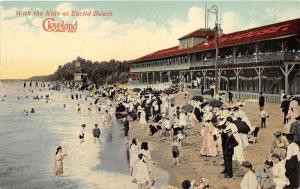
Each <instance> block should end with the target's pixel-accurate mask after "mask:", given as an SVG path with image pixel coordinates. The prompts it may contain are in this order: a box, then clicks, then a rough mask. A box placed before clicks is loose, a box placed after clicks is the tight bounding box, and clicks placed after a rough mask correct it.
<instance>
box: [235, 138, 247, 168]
mask: <svg viewBox="0 0 300 189" xmlns="http://www.w3.org/2000/svg"><path fill="white" fill-rule="evenodd" d="M233 136H234V138H235V140H236V141H237V142H238V143H239V145H237V146H236V147H234V154H233V160H236V161H238V162H239V163H242V162H243V161H244V160H245V158H244V153H243V143H242V140H241V137H240V135H239V134H238V133H235V134H233Z"/></svg>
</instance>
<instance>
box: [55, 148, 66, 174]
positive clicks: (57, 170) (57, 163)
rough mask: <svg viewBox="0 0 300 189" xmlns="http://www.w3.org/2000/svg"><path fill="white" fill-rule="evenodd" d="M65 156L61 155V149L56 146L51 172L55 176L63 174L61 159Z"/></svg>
mask: <svg viewBox="0 0 300 189" xmlns="http://www.w3.org/2000/svg"><path fill="white" fill-rule="evenodd" d="M65 156H67V154H65V153H63V151H62V147H61V146H58V147H57V149H56V153H55V157H54V166H53V171H54V174H55V175H56V176H60V175H62V174H63V173H64V166H63V159H64V157H65Z"/></svg>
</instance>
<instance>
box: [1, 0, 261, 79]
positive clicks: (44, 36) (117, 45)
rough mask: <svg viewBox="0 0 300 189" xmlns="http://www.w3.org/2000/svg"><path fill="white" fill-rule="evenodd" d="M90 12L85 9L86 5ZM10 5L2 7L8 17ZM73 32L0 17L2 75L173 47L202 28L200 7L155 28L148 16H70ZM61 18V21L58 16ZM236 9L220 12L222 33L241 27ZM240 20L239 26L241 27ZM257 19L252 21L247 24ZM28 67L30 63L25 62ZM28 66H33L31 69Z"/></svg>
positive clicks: (65, 5)
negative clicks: (128, 19)
mask: <svg viewBox="0 0 300 189" xmlns="http://www.w3.org/2000/svg"><path fill="white" fill-rule="evenodd" d="M74 8H75V7H74V6H73V5H72V4H71V3H61V4H59V5H58V6H57V7H56V9H57V10H59V11H66V10H69V11H71V10H73V9H74ZM89 10H91V9H89ZM13 11H14V9H11V10H6V11H4V15H5V16H6V15H9V14H11V13H12V12H13ZM73 19H75V20H77V21H78V31H77V32H76V33H49V32H45V31H44V30H43V29H42V27H41V22H42V20H43V18H38V17H34V18H33V19H32V20H31V22H32V24H33V25H34V26H36V27H32V26H30V25H25V24H23V23H24V22H25V21H26V18H25V17H19V18H16V19H13V20H11V19H10V20H8V19H3V18H2V20H1V22H2V23H1V24H2V26H3V27H1V28H0V30H1V39H2V40H1V49H2V56H1V62H2V65H1V67H2V70H5V71H2V77H3V78H9V77H12V76H17V77H19V78H26V77H30V76H32V75H43V74H49V73H53V72H54V71H55V70H56V69H57V66H58V65H60V64H64V63H66V62H68V61H71V60H73V59H74V58H76V57H77V56H81V57H83V58H86V59H90V60H92V61H101V60H109V59H112V58H114V59H118V60H131V59H135V58H138V57H140V56H143V55H145V54H147V53H151V52H154V51H157V50H159V49H162V48H169V47H171V46H174V45H177V44H178V42H177V40H176V39H177V38H179V37H181V36H183V35H185V34H187V33H189V32H192V31H194V30H196V29H198V28H201V27H202V28H203V27H204V9H202V8H201V7H195V6H193V7H191V8H190V9H189V10H188V11H187V14H186V20H181V19H178V18H176V17H175V16H173V17H171V18H170V19H169V20H167V24H166V25H164V26H161V25H159V24H157V23H156V22H154V21H152V20H145V19H141V18H136V19H135V20H133V21H131V22H126V23H118V22H116V21H115V20H114V19H113V17H111V18H110V17H106V18H102V17H75V18H73ZM64 20H65V19H64ZM210 20H212V21H213V22H214V17H212V16H211V18H210ZM242 21H243V20H242V19H241V18H240V15H239V14H238V13H237V12H233V11H231V12H226V13H225V14H224V15H223V20H222V23H223V24H222V27H223V29H224V30H225V32H226V33H228V32H231V31H236V30H239V29H240V28H243V27H247V26H244V25H245V24H244V23H243V22H242ZM243 24H244V25H243ZM257 24H259V23H257V22H255V21H253V22H250V23H248V27H251V26H255V25H257ZM28 65H30V66H28ZM33 68H34V69H33Z"/></svg>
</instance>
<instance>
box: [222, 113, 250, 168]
mask: <svg viewBox="0 0 300 189" xmlns="http://www.w3.org/2000/svg"><path fill="white" fill-rule="evenodd" d="M226 130H231V133H232V134H233V136H234V139H235V140H236V141H237V142H238V143H239V144H238V145H237V146H236V147H234V154H233V157H232V160H236V161H238V163H242V162H243V161H244V160H245V158H244V153H243V146H242V140H241V137H240V135H239V134H238V129H237V126H236V125H235V124H234V123H233V119H232V118H231V117H228V118H227V127H226Z"/></svg>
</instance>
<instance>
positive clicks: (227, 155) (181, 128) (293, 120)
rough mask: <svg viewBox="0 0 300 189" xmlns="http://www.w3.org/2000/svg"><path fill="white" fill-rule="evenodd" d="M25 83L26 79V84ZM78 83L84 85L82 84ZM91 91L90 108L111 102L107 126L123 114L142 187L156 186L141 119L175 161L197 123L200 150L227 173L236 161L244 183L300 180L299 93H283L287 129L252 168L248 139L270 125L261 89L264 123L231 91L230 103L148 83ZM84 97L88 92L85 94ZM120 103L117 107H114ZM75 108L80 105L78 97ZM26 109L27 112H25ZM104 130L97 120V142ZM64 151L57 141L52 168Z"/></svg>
mask: <svg viewBox="0 0 300 189" xmlns="http://www.w3.org/2000/svg"><path fill="white" fill-rule="evenodd" d="M24 87H26V85H25V84H24ZM79 88H80V86H79ZM89 94H90V97H92V98H94V99H95V102H94V104H92V103H90V106H89V111H92V107H93V106H95V107H96V108H95V109H96V110H97V111H101V104H102V103H103V101H102V102H101V103H100V100H99V99H100V98H103V99H104V103H105V104H106V105H107V106H108V107H110V108H109V110H106V111H104V113H103V115H104V119H102V123H100V124H101V125H103V126H104V128H108V127H109V126H110V124H111V120H112V116H114V115H115V116H116V118H117V119H120V120H122V122H123V126H124V128H123V129H124V144H125V145H128V149H129V157H130V158H129V167H130V175H131V176H132V182H134V183H137V185H138V188H139V189H147V188H151V187H153V186H154V183H155V181H156V180H157V178H155V174H154V172H155V171H154V165H155V163H154V162H153V160H152V158H151V153H150V150H149V142H148V141H141V142H140V141H138V139H137V138H130V133H129V131H130V128H131V122H138V123H139V125H140V127H141V128H143V129H144V130H146V131H147V134H148V136H151V137H161V138H165V139H167V140H168V141H169V143H170V152H171V153H172V157H173V159H172V162H173V163H172V165H173V166H177V165H180V164H182V163H184V161H181V159H180V156H181V154H182V148H184V146H183V145H182V144H183V142H184V140H186V139H187V137H189V133H190V132H189V131H190V130H191V129H192V128H195V127H196V128H199V130H200V136H199V137H201V143H200V144H199V149H200V154H199V155H200V156H204V157H208V158H213V157H216V156H219V157H222V158H223V164H222V165H223V166H224V170H223V171H222V174H224V178H232V177H233V176H234V174H233V173H234V170H233V162H235V163H236V165H237V166H238V167H239V168H240V169H241V170H242V171H243V172H244V173H245V174H244V177H243V179H242V181H241V183H240V188H242V189H258V188H260V189H270V188H276V189H283V188H284V189H292V188H297V187H298V186H299V162H298V161H299V160H298V156H299V155H300V152H299V145H300V115H299V101H298V100H297V97H293V96H291V97H289V98H287V95H283V96H282V104H281V109H282V112H283V115H284V116H283V123H284V124H286V128H287V132H280V131H278V132H276V133H274V141H273V143H272V146H271V147H270V149H271V150H270V155H269V156H268V158H266V160H265V161H264V164H263V166H262V167H259V168H257V169H256V170H254V166H253V165H252V164H251V162H249V161H247V158H246V157H245V156H244V150H245V149H246V148H247V146H249V145H250V144H253V145H255V143H256V142H257V136H258V132H259V131H260V129H264V128H267V127H268V124H267V119H268V118H269V117H270V115H269V113H268V112H266V110H265V99H264V96H263V94H262V93H261V94H260V97H259V102H258V105H259V112H260V114H259V116H260V118H261V125H260V126H254V125H252V124H251V122H250V119H249V118H248V116H247V114H246V113H245V112H244V111H243V110H242V107H243V106H246V104H245V103H244V102H241V103H240V102H237V103H236V104H234V103H233V100H232V97H233V95H232V94H231V95H229V103H224V99H221V98H220V96H218V97H215V98H211V99H204V98H200V97H199V98H194V97H190V96H189V95H188V94H186V95H185V105H184V106H179V105H178V103H177V99H176V98H175V95H174V94H172V93H171V94H170V93H164V92H162V91H156V90H153V89H151V88H150V87H149V88H146V89H143V90H133V91H132V92H131V91H130V92H129V90H128V89H122V88H119V89H117V88H116V87H107V88H101V89H98V90H96V91H94V89H93V87H91V88H90V93H89ZM80 98H81V93H77V92H76V90H75V91H73V93H72V94H71V100H78V99H80ZM85 98H86V97H85ZM114 105H116V109H115V111H113V110H112V109H113V108H112V107H113V106H114ZM77 111H78V112H79V113H80V111H81V107H80V104H79V103H78V106H77ZM27 114H28V113H27ZM100 134H101V130H100V129H99V128H98V124H97V123H96V124H95V125H94V129H93V137H94V142H95V143H96V142H97V141H99V142H100V143H101V140H100ZM84 136H85V124H82V131H81V133H80V134H79V139H80V143H82V142H84V138H85V137H84ZM65 156H66V154H65V153H63V152H62V147H61V146H59V147H58V148H57V150H56V153H55V164H54V170H55V171H54V172H55V174H56V175H61V174H63V163H62V162H63V158H64V157H65ZM182 188H184V189H185V188H189V189H202V188H209V180H208V179H206V178H202V179H201V180H200V182H199V183H198V182H195V181H191V180H185V181H183V182H182Z"/></svg>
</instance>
